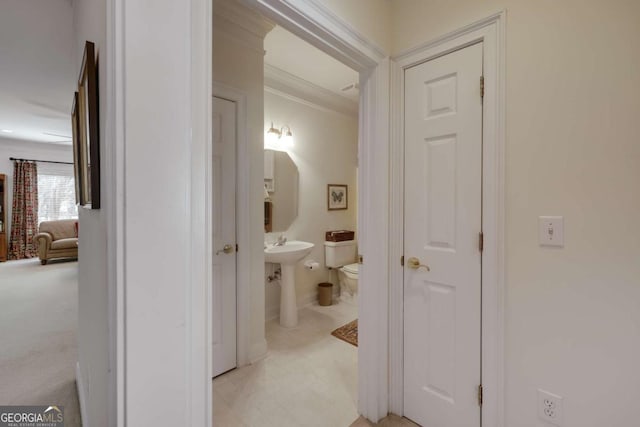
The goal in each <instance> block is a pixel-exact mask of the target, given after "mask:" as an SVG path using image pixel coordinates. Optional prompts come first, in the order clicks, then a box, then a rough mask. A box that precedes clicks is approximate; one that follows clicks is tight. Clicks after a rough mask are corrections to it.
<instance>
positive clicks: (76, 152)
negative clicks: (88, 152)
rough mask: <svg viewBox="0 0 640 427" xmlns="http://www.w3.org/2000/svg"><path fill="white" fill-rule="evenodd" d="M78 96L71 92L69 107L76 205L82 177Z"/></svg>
mask: <svg viewBox="0 0 640 427" xmlns="http://www.w3.org/2000/svg"><path fill="white" fill-rule="evenodd" d="M79 102H80V100H79V97H78V92H74V93H73V104H72V107H71V136H72V141H73V177H74V180H75V187H76V205H79V204H80V203H81V200H82V195H81V194H80V190H81V189H82V178H81V176H80V171H81V168H80V131H79V126H80V121H79V117H78V114H79V113H80V111H79V108H80V106H79Z"/></svg>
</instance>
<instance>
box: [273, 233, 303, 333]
mask: <svg viewBox="0 0 640 427" xmlns="http://www.w3.org/2000/svg"><path fill="white" fill-rule="evenodd" d="M313 246H314V245H313V243H309V242H302V241H300V240H290V241H288V242H286V243H285V244H284V245H281V246H272V245H269V246H268V247H267V248H266V249H265V250H264V260H265V262H272V263H275V264H280V269H281V271H282V277H281V279H280V285H281V286H280V325H282V326H284V327H285V328H293V327H294V326H297V325H298V307H297V303H296V284H295V266H296V263H297V262H298V261H300V260H301V259H302V258H304V257H306V256H307V255H309V253H311V249H313Z"/></svg>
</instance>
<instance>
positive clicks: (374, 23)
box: [319, 0, 392, 52]
mask: <svg viewBox="0 0 640 427" xmlns="http://www.w3.org/2000/svg"><path fill="white" fill-rule="evenodd" d="M319 2H320V3H322V4H323V5H324V6H326V7H327V8H329V10H331V11H332V12H333V13H334V14H336V15H337V16H339V17H340V18H341V19H342V20H344V21H346V22H348V23H349V25H351V26H352V27H353V28H354V29H355V30H356V31H358V32H359V33H360V34H362V35H363V36H365V37H366V38H367V39H369V40H371V41H373V42H374V43H375V44H377V45H378V46H379V47H381V48H382V49H383V50H384V51H385V52H390V51H391V32H390V18H391V10H392V6H391V4H392V2H391V1H390V0H319Z"/></svg>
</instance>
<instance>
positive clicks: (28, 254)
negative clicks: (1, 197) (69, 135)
mask: <svg viewBox="0 0 640 427" xmlns="http://www.w3.org/2000/svg"><path fill="white" fill-rule="evenodd" d="M37 232H38V169H37V167H36V164H35V162H23V161H14V163H13V208H12V211H11V239H10V241H9V259H22V258H32V257H35V256H37V251H36V245H35V242H34V241H33V238H34V237H35V235H36V233H37Z"/></svg>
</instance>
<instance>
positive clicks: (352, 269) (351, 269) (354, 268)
mask: <svg viewBox="0 0 640 427" xmlns="http://www.w3.org/2000/svg"><path fill="white" fill-rule="evenodd" d="M358 267H359V264H358V263H353V264H349V265H345V266H344V267H342V268H341V269H342V271H344V272H347V273H351V274H355V275H356V276H357V275H358Z"/></svg>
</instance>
